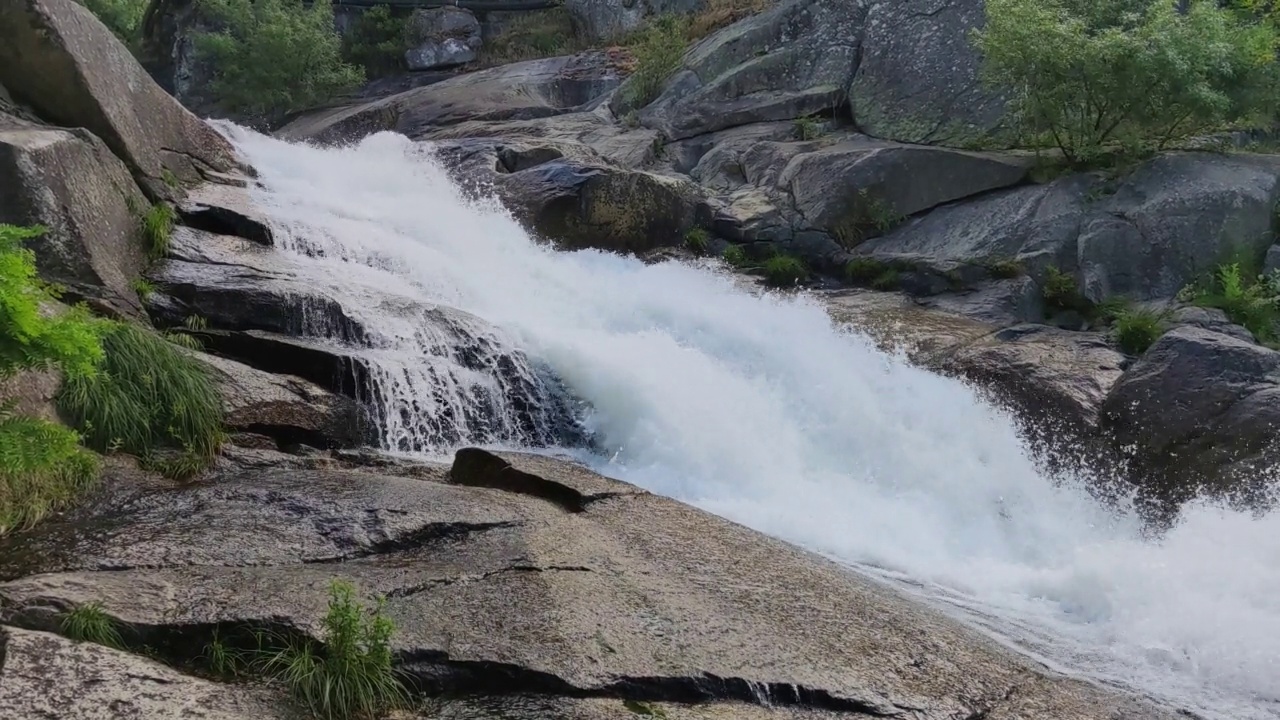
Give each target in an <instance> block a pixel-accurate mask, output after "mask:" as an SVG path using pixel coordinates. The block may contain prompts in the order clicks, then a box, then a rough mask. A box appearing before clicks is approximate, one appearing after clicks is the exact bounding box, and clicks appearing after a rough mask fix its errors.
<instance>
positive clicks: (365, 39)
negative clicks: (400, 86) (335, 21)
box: [342, 5, 408, 78]
mask: <svg viewBox="0 0 1280 720" xmlns="http://www.w3.org/2000/svg"><path fill="white" fill-rule="evenodd" d="M407 45H408V43H407V41H406V39H405V20H404V18H399V17H395V16H394V15H392V14H391V8H389V7H387V6H386V5H376V6H374V7H371V8H369V9H368V10H366V11H365V12H364V14H362V15H361V16H360V17H359V18H358V19H357V20H356V21H355V22H354V23H353V24H352V26H351V29H350V30H349V31H348V32H347V34H346V35H345V36H343V37H342V59H343V60H345V61H346V62H348V63H351V64H352V65H359V66H360V67H362V68H364V72H365V75H367V76H368V77H370V78H376V77H384V76H387V75H391V74H393V73H396V72H399V71H401V70H404V69H405V65H404V51H405V48H406V47H407Z"/></svg>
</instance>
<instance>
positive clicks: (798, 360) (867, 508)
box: [220, 125, 1280, 720]
mask: <svg viewBox="0 0 1280 720" xmlns="http://www.w3.org/2000/svg"><path fill="white" fill-rule="evenodd" d="M220 128H221V129H222V130H223V131H224V132H226V133H227V134H228V135H229V136H230V137H231V138H232V139H233V141H234V142H235V144H236V145H237V146H238V148H239V149H240V150H241V152H242V153H243V154H244V155H245V157H246V158H247V159H248V160H249V161H250V162H252V164H253V165H254V166H255V167H256V168H257V169H258V171H259V173H260V176H261V178H260V179H261V182H262V185H263V187H261V188H259V189H257V190H255V191H254V192H255V197H256V200H257V201H258V202H259V203H260V204H261V205H262V206H263V208H264V209H265V210H266V211H267V212H268V213H269V214H270V215H271V217H272V218H273V221H274V223H275V224H276V225H277V236H278V237H277V244H278V245H279V246H280V247H281V248H282V250H283V251H285V252H290V253H295V254H297V255H298V256H300V257H302V258H305V259H306V261H307V262H312V263H316V264H317V265H318V266H323V267H324V268H325V270H326V273H325V274H326V276H328V277H332V278H335V281H337V282H345V283H349V284H353V285H356V284H359V283H367V284H369V286H370V287H376V288H378V289H379V290H380V291H382V292H386V291H388V289H391V290H393V291H394V292H396V293H399V294H402V295H404V296H405V297H406V298H407V299H410V300H413V301H417V302H423V303H435V304H440V305H445V306H448V307H451V308H457V309H460V310H463V311H466V312H468V313H471V314H473V315H475V316H478V317H479V318H481V319H483V320H484V321H487V322H488V323H491V324H492V325H493V326H495V327H496V328H498V329H500V331H501V337H502V342H508V343H511V344H512V345H513V347H515V348H518V349H519V350H520V351H522V353H523V355H524V356H526V357H527V358H528V359H529V362H531V363H534V364H536V365H537V366H538V367H540V368H545V369H549V371H550V372H551V373H553V374H554V376H555V377H556V378H558V379H559V381H560V382H562V383H563V386H564V387H565V388H566V389H567V391H568V392H569V393H571V394H572V395H573V396H574V397H575V398H578V399H580V400H581V401H582V402H583V404H584V408H585V409H584V410H583V414H582V417H581V421H582V424H583V429H584V430H585V431H586V432H588V433H590V435H591V436H592V437H593V438H594V445H593V449H592V450H591V451H590V452H588V451H585V450H582V449H581V448H568V449H569V450H571V451H574V452H577V453H578V455H579V457H582V458H583V459H585V460H587V461H588V462H589V463H590V464H592V465H593V466H595V467H596V468H597V469H599V470H600V471H601V472H603V473H606V474H608V475H611V476H614V477H618V478H621V479H625V480H627V481H630V482H634V483H636V484H638V485H641V486H643V487H645V488H647V489H649V490H652V491H654V492H658V493H663V494H666V495H669V496H672V497H675V498H678V499H681V500H684V501H686V502H689V503H691V504H693V505H696V506H699V507H701V508H704V509H706V510H708V511H711V512H714V513H717V514H720V515H723V516H725V517H727V518H730V519H732V520H735V521H738V522H741V523H743V524H746V525H749V526H751V527H754V528H756V529H758V530H761V531H763V532H766V533H769V534H772V535H775V536H777V537H780V538H783V539H786V540H789V541H792V542H795V543H797V544H800V545H803V546H805V547H808V548H810V549H812V550H815V551H817V552H821V553H824V554H826V555H829V556H831V557H834V558H837V559H839V560H841V561H843V562H846V563H848V564H850V565H852V566H855V567H857V568H859V569H861V570H862V571H865V572H869V573H873V574H875V575H877V576H879V577H881V578H883V579H885V580H887V581H889V582H892V583H896V584H898V585H899V586H901V587H904V588H906V589H907V590H908V591H910V592H914V593H918V594H921V595H923V596H925V597H926V598H927V599H928V600H929V601H930V602H935V603H938V604H940V605H943V606H945V607H946V608H949V609H950V611H952V612H954V613H956V614H958V615H960V616H962V617H963V618H965V619H966V620H967V621H969V622H971V623H974V624H975V625H978V626H980V627H982V628H984V629H985V630H987V631H988V632H991V633H993V634H996V635H997V636H999V637H1001V638H1003V639H1005V640H1006V641H1007V642H1009V643H1011V644H1013V645H1015V646H1016V647H1018V648H1020V649H1021V650H1023V651H1024V652H1028V653H1031V654H1034V655H1035V656H1037V657H1040V658H1042V659H1044V660H1045V661H1046V662H1049V663H1051V664H1052V665H1054V666H1055V667H1058V668H1060V669H1063V670H1065V671H1069V672H1074V673H1079V674H1082V675H1085V676H1089V677H1093V678H1095V679H1098V680H1101V681H1104V682H1108V683H1113V684H1118V685H1122V686H1125V687H1130V688H1134V689H1137V690H1139V691H1141V692H1145V693H1148V694H1150V695H1152V696H1155V697H1158V698H1161V699H1164V700H1167V701H1170V702H1173V703H1176V704H1177V705H1179V706H1180V707H1184V708H1187V709H1190V710H1193V711H1195V712H1198V713H1200V714H1202V715H1204V716H1206V717H1211V718H1215V719H1219V718H1220V719H1221V720H1254V719H1261V718H1277V717H1280V514H1277V513H1272V514H1269V515H1263V516H1255V515H1250V514H1245V513H1240V512H1234V511H1230V510H1225V509H1221V508H1216V507H1213V506H1210V505H1205V504H1193V505H1190V506H1187V507H1186V508H1185V509H1184V511H1183V513H1182V516H1181V518H1180V519H1179V521H1178V523H1177V524H1176V525H1175V526H1174V527H1173V528H1172V529H1171V530H1169V531H1168V532H1167V533H1165V534H1164V535H1162V536H1161V537H1159V538H1156V539H1152V538H1146V537H1144V536H1143V533H1142V528H1141V524H1140V523H1139V521H1138V520H1137V519H1136V518H1135V517H1134V516H1133V514H1132V513H1129V512H1127V511H1125V510H1124V509H1123V508H1120V509H1116V508H1114V507H1104V506H1103V505H1101V504H1099V503H1098V502H1096V501H1095V500H1094V499H1093V498H1092V497H1091V496H1090V495H1089V494H1088V493H1087V492H1085V491H1084V489H1083V487H1084V483H1085V482H1086V480H1087V479H1086V478H1078V477H1071V476H1067V477H1057V478H1051V477H1046V476H1045V475H1044V474H1043V473H1041V472H1040V471H1039V470H1037V466H1036V463H1035V462H1034V461H1033V459H1032V454H1031V453H1030V452H1029V450H1028V448H1027V447H1026V446H1025V444H1024V442H1023V440H1022V439H1020V438H1019V436H1018V434H1017V432H1016V430H1015V427H1014V424H1013V423H1012V422H1011V420H1010V419H1009V418H1008V417H1006V416H1005V415H1004V414H1002V413H1001V412H1000V411H997V410H996V409H994V408H992V407H990V406H988V405H986V404H984V403H983V402H982V401H981V400H980V399H979V397H978V395H977V394H976V393H975V392H974V391H973V390H972V389H971V388H969V387H967V386H966V385H964V384H962V383H960V382H957V381H954V380H950V379H945V378H941V377H938V376H935V375H932V374H930V373H927V372H924V371H922V370H919V369H916V368H913V367H910V366H909V365H908V364H906V363H905V362H903V361H901V360H900V359H898V358H895V357H892V356H889V355H886V354H884V353H882V352H880V351H878V350H877V349H875V347H874V346H873V345H872V343H871V342H870V341H869V340H868V339H867V338H865V337H864V336H862V335H860V334H859V333H857V332H856V331H854V330H849V329H844V328H841V327H838V326H837V325H835V324H834V323H833V322H832V320H831V319H830V317H829V316H828V314H827V312H826V311H825V309H824V308H823V307H822V306H821V305H820V304H819V303H817V302H816V301H814V300H813V299H811V298H807V297H806V296H805V295H803V294H792V295H786V296H784V295H769V294H760V293H753V292H749V291H747V290H745V289H743V288H742V287H740V285H739V284H737V283H735V282H734V280H733V278H732V277H731V276H730V275H729V274H728V273H726V272H724V271H723V270H721V269H717V268H716V267H714V265H713V264H710V263H708V264H707V265H706V266H702V267H695V266H690V265H685V264H679V263H664V264H659V265H644V264H642V263H641V262H639V261H637V260H635V259H630V258H623V257H619V256H615V255H610V254H605V253H600V252H595V251H583V252H574V253H558V252H554V251H551V250H549V249H547V248H546V247H544V246H540V245H538V244H535V243H534V242H532V241H531V240H530V238H529V236H528V235H527V234H526V233H525V231H524V230H522V229H521V227H520V226H519V225H518V224H517V223H516V222H515V221H513V220H512V219H511V217H510V216H509V214H508V213H507V212H506V211H505V210H504V209H503V208H502V207H501V205H500V204H498V203H497V202H496V201H492V200H472V199H469V198H468V197H467V195H466V194H465V193H463V192H462V191H461V190H460V189H459V188H458V187H457V186H456V185H455V184H454V183H453V182H452V181H451V180H450V179H449V178H448V176H447V175H446V173H445V172H444V171H443V170H442V169H441V167H440V165H439V164H438V163H437V162H436V161H435V159H434V158H433V156H432V152H431V149H430V147H429V146H427V145H424V144H415V143H412V142H410V141H408V140H407V139H405V138H404V137H401V136H398V135H394V134H390V133H382V134H379V135H375V136H372V137H370V138H367V139H365V140H364V141H362V142H360V143H359V144H358V145H355V146H352V147H349V148H343V149H317V148H314V147H308V146H305V145H291V144H287V143H284V142H281V141H277V140H274V139H271V138H268V137H265V136H262V135H259V134H257V133H253V132H251V131H248V130H244V129H242V128H239V127H236V126H231V125H221V126H220ZM354 296H358V293H354ZM368 315H369V318H368V319H367V320H366V322H368V323H369V324H370V326H371V329H372V330H375V331H377V332H381V333H383V335H384V336H385V337H384V340H385V342H383V343H382V347H381V348H380V349H379V351H378V361H377V362H378V363H381V364H382V365H384V366H387V365H389V366H391V367H392V369H393V370H394V366H396V365H397V364H401V365H404V366H412V365H414V364H415V363H416V364H421V363H423V362H424V358H423V351H422V348H421V347H420V346H418V345H415V344H414V343H415V340H414V332H413V330H412V328H406V327H402V325H403V323H400V324H399V325H396V324H394V323H390V322H388V323H387V324H386V327H378V326H377V314H376V313H368ZM375 375H376V373H375ZM433 377H436V380H435V381H436V382H445V383H449V382H452V380H450V376H449V375H448V374H443V375H439V376H433ZM469 382H472V383H473V384H474V383H476V382H478V381H477V380H476V378H474V377H471V378H470V379H469ZM481 384H483V383H481ZM463 390H465V389H463ZM415 392H418V393H420V392H422V388H421V387H417V388H416V389H415V388H414V387H413V386H411V385H405V386H403V387H398V388H396V387H387V388H383V389H382V390H381V392H380V394H379V397H380V398H382V402H385V403H388V404H389V407H388V408H385V409H384V410H385V412H384V413H383V414H384V416H386V417H399V418H409V421H408V422H409V423H410V424H411V423H412V417H413V416H412V414H411V413H407V412H402V411H401V410H402V409H403V408H404V407H418V405H416V404H415V400H416V399H415V398H414V397H413V396H412V393H415ZM460 392H461V391H460ZM397 403H399V405H396V404H397ZM390 406H394V407H390ZM401 425H403V423H401V424H400V425H396V426H395V427H389V428H388V436H387V438H386V443H387V446H388V448H390V449H397V448H398V447H399V448H403V447H405V444H404V443H403V442H399V439H398V438H397V437H396V435H397V434H400V435H403V434H404V433H412V430H411V429H409V430H406V429H405V428H404V427H402V426H401ZM463 430H465V428H464V429H463ZM456 435H461V437H458V438H456V440H457V441H458V442H459V443H461V444H466V443H469V442H477V441H480V442H490V441H492V439H493V434H492V433H490V434H488V435H486V436H485V437H482V438H472V437H467V436H466V435H467V433H466V432H465V431H463V432H460V433H457V434H456ZM413 447H414V449H416V450H418V451H420V452H427V453H438V454H445V453H449V452H450V451H451V450H452V447H445V446H440V447H430V448H422V447H421V443H417V444H414V445H413Z"/></svg>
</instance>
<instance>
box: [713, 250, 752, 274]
mask: <svg viewBox="0 0 1280 720" xmlns="http://www.w3.org/2000/svg"><path fill="white" fill-rule="evenodd" d="M720 257H721V258H723V259H724V261H725V262H727V263H729V264H730V265H732V266H733V267H735V268H739V269H741V268H745V267H747V266H748V265H750V264H751V260H749V259H748V258H747V253H746V251H745V250H743V249H742V247H741V246H740V245H730V246H729V247H727V248H725V249H724V252H723V253H722V254H721V255H720Z"/></svg>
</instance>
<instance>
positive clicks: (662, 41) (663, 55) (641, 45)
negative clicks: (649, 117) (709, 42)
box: [622, 15, 688, 108]
mask: <svg viewBox="0 0 1280 720" xmlns="http://www.w3.org/2000/svg"><path fill="white" fill-rule="evenodd" d="M687 46H688V41H687V40H686V39H685V35H684V29H683V27H682V26H681V20H680V19H679V18H678V17H675V16H672V15H664V16H662V17H659V18H656V19H655V20H653V21H652V22H651V23H650V24H649V26H648V27H647V28H645V30H644V31H643V32H642V33H641V34H640V39H639V41H638V42H637V43H636V44H635V45H634V46H633V48H632V51H633V53H634V55H635V60H636V64H635V70H634V71H633V72H632V73H631V77H630V78H628V79H627V82H626V83H625V84H624V85H623V87H622V92H623V93H624V99H625V100H626V101H627V104H628V105H629V106H631V107H632V108H639V107H644V106H645V105H648V104H649V103H651V102H653V101H654V100H656V99H657V97H658V95H659V94H660V93H661V92H662V88H663V87H664V86H665V85H666V83H667V79H668V78H670V77H671V75H672V73H674V72H675V71H676V70H678V69H679V68H680V62H681V60H683V58H684V51H685V48H686V47H687Z"/></svg>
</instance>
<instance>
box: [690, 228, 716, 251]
mask: <svg viewBox="0 0 1280 720" xmlns="http://www.w3.org/2000/svg"><path fill="white" fill-rule="evenodd" d="M710 244H711V235H710V233H708V232H707V231H706V230H704V229H702V228H692V229H691V230H689V232H687V233H685V234H684V246H685V247H686V248H688V249H689V252H691V253H693V254H694V255H706V254H707V248H708V246H709V245H710Z"/></svg>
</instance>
